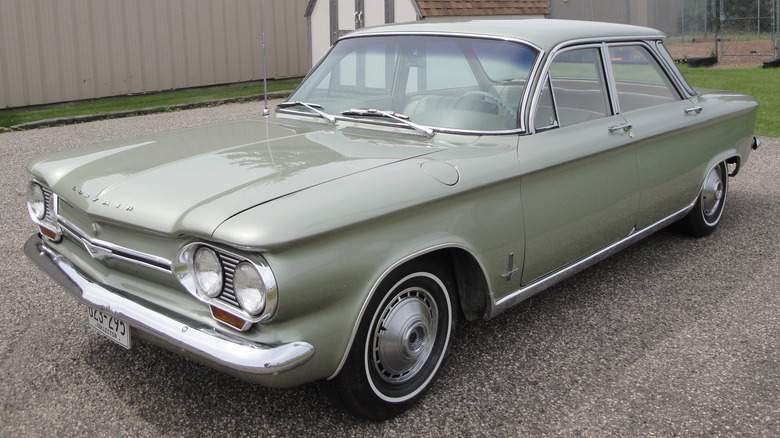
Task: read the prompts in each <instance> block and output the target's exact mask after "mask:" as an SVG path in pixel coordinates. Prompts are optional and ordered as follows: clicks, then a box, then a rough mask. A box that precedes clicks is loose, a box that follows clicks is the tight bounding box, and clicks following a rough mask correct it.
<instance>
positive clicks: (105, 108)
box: [0, 66, 780, 137]
mask: <svg viewBox="0 0 780 438" xmlns="http://www.w3.org/2000/svg"><path fill="white" fill-rule="evenodd" d="M680 69H681V70H682V72H683V74H684V75H685V77H686V78H688V81H689V82H690V83H691V85H693V86H694V87H697V88H716V89H721V90H730V91H736V92H739V93H745V94H750V95H752V96H755V97H756V98H757V99H758V100H759V102H760V103H761V106H760V107H759V110H758V120H757V122H756V134H758V135H762V136H767V137H780V70H778V69H760V68H754V69H738V70H717V69H711V68H688V67H686V66H681V68H680ZM298 83H299V80H297V79H290V80H280V81H269V82H268V90H269V91H280V90H291V89H293V88H295V87H296V86H298ZM262 92H263V87H262V84H261V83H253V84H236V85H225V86H218V87H207V88H192V89H186V90H176V91H169V92H162V93H154V94H145V95H136V96H119V97H110V98H105V99H94V100H88V101H79V102H69V103H62V104H54V105H42V106H35V107H27V108H12V109H7V110H0V127H9V126H13V125H17V124H20V123H25V122H33V121H37V120H44V119H50V118H56V117H69V116H78V115H87V114H96V113H104V112H112V111H122V110H133V109H141V108H150V107H160V106H166V105H176V104H183V103H194V102H203V101H209V100H217V99H225V98H234V97H243V96H251V95H257V94H261V93H262Z"/></svg>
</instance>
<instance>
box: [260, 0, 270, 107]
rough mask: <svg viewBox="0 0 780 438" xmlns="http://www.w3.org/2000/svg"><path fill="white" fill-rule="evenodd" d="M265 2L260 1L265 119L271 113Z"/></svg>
mask: <svg viewBox="0 0 780 438" xmlns="http://www.w3.org/2000/svg"><path fill="white" fill-rule="evenodd" d="M264 5H265V1H264V0H260V40H261V44H262V50H263V117H268V115H269V114H270V111H268V62H267V55H266V52H267V50H266V47H265V24H264V21H265V11H264V7H263V6H264Z"/></svg>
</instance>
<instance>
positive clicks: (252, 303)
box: [233, 262, 268, 315]
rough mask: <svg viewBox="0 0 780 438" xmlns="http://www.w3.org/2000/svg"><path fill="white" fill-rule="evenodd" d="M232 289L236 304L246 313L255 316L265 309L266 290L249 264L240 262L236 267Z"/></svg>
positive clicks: (258, 274) (259, 277) (258, 275)
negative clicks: (236, 300)
mask: <svg viewBox="0 0 780 438" xmlns="http://www.w3.org/2000/svg"><path fill="white" fill-rule="evenodd" d="M233 288H234V290H235V293H236V298H237V299H238V303H239V304H240V305H241V307H242V308H243V309H244V310H246V311H247V313H249V314H251V315H257V314H259V313H260V312H262V311H263V309H265V300H266V294H267V293H268V288H267V287H266V285H265V283H264V282H263V279H262V277H261V276H260V273H259V272H258V271H257V269H255V267H254V266H253V265H252V264H251V263H247V262H242V263H239V264H238V266H236V272H235V277H234V278H233Z"/></svg>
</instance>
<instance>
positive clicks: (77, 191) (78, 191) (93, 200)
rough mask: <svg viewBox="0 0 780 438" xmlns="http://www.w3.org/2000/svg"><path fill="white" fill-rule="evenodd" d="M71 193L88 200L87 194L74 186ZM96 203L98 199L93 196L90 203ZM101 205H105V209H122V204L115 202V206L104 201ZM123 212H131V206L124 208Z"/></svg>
mask: <svg viewBox="0 0 780 438" xmlns="http://www.w3.org/2000/svg"><path fill="white" fill-rule="evenodd" d="M73 191H74V192H76V193H78V194H79V196H83V197H85V198H86V199H89V198H90V196H89V193H86V192H85V191H83V190H81V189H80V188H78V187H76V186H73ZM98 201H100V198H99V197H97V196H95V197H94V198H92V202H98ZM101 204H102V205H105V206H106V207H111V206H113V207H114V208H122V203H121V202H117V203H115V204H112V203H111V201H109V200H104V201H103V202H102V203H101ZM125 211H133V206H132V205H127V206H125Z"/></svg>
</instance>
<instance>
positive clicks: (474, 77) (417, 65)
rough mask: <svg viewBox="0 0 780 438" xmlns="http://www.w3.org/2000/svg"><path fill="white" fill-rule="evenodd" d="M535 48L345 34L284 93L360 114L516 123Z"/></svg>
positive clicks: (430, 121)
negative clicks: (373, 111)
mask: <svg viewBox="0 0 780 438" xmlns="http://www.w3.org/2000/svg"><path fill="white" fill-rule="evenodd" d="M536 56H537V52H536V50H534V49H532V48H531V47H528V46H525V45H522V44H519V43H515V42H508V41H500V40H492V39H482V38H467V37H449V36H421V35H396V36H372V37H360V38H347V39H344V40H342V41H340V42H338V43H337V44H336V46H335V47H334V48H333V49H332V50H331V51H330V53H328V56H327V57H326V58H325V59H324V60H323V61H322V62H321V63H320V64H319V65H318V66H317V68H316V69H315V70H314V71H313V72H312V73H311V74H310V75H309V76H308V77H307V78H306V80H305V81H304V82H303V83H302V84H301V86H300V87H299V88H298V90H297V91H296V92H295V93H294V94H293V95H292V96H291V97H290V99H289V101H290V102H306V103H309V104H311V105H317V108H318V109H321V110H322V112H324V113H326V114H332V115H341V113H345V116H355V115H356V114H361V116H365V115H366V114H367V113H366V112H356V111H351V110H354V109H367V108H370V109H378V110H381V111H384V112H386V113H393V114H395V115H399V116H404V117H406V118H408V120H409V121H410V122H414V123H416V124H420V125H426V126H430V127H434V128H443V129H449V130H466V131H501V130H510V129H516V128H518V127H519V120H520V118H519V116H518V112H519V107H520V100H521V99H522V95H523V92H524V89H525V85H526V81H527V79H528V76H529V74H530V71H531V68H532V66H533V64H534V61H535V59H536ZM289 110H297V111H300V112H307V110H306V109H305V108H303V109H302V107H301V106H297V107H292V106H288V107H287V110H286V111H289ZM283 111H284V110H283ZM313 115H314V114H313ZM388 122H392V120H389V121H388Z"/></svg>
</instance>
